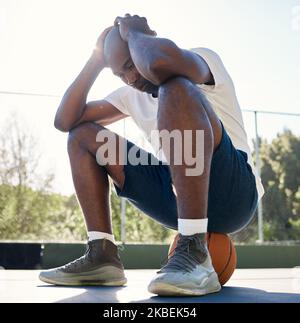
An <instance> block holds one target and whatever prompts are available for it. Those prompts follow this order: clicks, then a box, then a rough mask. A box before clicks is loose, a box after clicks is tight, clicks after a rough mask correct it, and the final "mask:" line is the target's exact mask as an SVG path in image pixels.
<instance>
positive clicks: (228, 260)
mask: <svg viewBox="0 0 300 323" xmlns="http://www.w3.org/2000/svg"><path fill="white" fill-rule="evenodd" d="M228 239H229V237H228ZM229 244H230V248H229V257H228V259H227V263H226V265H225V266H224V268H223V270H222V271H221V272H220V274H219V275H218V276H219V277H221V276H222V275H223V273H224V271H225V270H226V268H227V266H228V264H229V262H230V259H231V254H232V246H231V240H230V239H229Z"/></svg>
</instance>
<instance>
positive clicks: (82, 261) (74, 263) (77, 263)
mask: <svg viewBox="0 0 300 323" xmlns="http://www.w3.org/2000/svg"><path fill="white" fill-rule="evenodd" d="M92 254H93V248H92V246H91V244H90V243H88V245H87V249H86V251H85V253H84V255H83V256H81V257H80V258H77V259H75V260H73V261H71V262H69V263H68V264H66V265H64V266H62V268H63V269H66V270H68V269H75V268H78V267H82V265H83V264H85V263H86V261H87V260H88V261H89V260H90V259H91V258H92Z"/></svg>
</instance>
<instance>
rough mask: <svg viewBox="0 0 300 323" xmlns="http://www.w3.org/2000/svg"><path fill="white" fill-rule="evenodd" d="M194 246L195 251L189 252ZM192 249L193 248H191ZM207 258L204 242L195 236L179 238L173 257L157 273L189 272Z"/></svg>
mask: <svg viewBox="0 0 300 323" xmlns="http://www.w3.org/2000/svg"><path fill="white" fill-rule="evenodd" d="M191 246H195V251H194V250H191ZM193 249H194V248H193ZM206 258H207V249H206V246H205V242H204V241H202V240H201V239H199V237H197V236H195V235H194V236H180V238H179V240H178V242H177V246H176V248H175V251H174V253H173V255H172V256H171V257H170V258H169V259H168V262H167V264H166V265H164V266H163V267H162V268H161V269H160V270H159V271H158V273H164V272H167V271H184V272H191V271H193V270H194V268H195V267H196V266H197V265H199V264H201V263H203V262H204V261H205V260H206Z"/></svg>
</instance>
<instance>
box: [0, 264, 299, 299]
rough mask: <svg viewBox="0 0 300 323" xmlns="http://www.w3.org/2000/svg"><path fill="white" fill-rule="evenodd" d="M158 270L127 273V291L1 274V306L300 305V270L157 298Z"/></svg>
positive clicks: (244, 273) (252, 275) (259, 273)
mask: <svg viewBox="0 0 300 323" xmlns="http://www.w3.org/2000/svg"><path fill="white" fill-rule="evenodd" d="M155 272H156V271H155V270H126V276H127V279H128V283H127V285H126V286H125V287H58V286H51V285H47V284H45V283H43V282H41V281H39V279H38V274H39V271H38V270H0V303H22V302H26V303H54V302H58V303H207V302H209V303H236V302H237V303H245V302H246V303H273V302H274V303H276V302H280V303H300V267H296V268H293V269H237V270H236V271H235V273H234V275H233V276H232V278H231V279H230V281H229V282H228V283H227V284H226V285H225V286H224V287H223V289H222V290H221V292H219V293H217V294H211V295H207V296H202V297H158V296H155V295H152V294H150V293H149V292H148V291H147V285H148V283H149V282H150V280H151V279H152V277H153V276H154V275H155Z"/></svg>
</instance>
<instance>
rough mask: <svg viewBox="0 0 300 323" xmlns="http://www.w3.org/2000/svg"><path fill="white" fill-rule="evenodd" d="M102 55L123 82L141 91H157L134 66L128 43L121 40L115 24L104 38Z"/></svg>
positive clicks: (153, 92) (154, 92)
mask: <svg viewBox="0 0 300 323" xmlns="http://www.w3.org/2000/svg"><path fill="white" fill-rule="evenodd" d="M104 57H105V61H106V64H107V65H108V66H109V67H110V68H111V70H112V71H113V73H114V74H115V75H116V76H118V77H120V78H121V79H122V81H123V82H125V83H126V84H128V85H130V86H132V87H134V88H136V89H138V90H140V91H143V92H147V93H151V94H156V93H157V86H155V85H154V84H152V83H151V82H150V81H148V80H146V79H145V78H144V77H143V76H142V75H141V74H140V73H139V72H138V70H137V68H136V67H135V65H134V63H133V61H132V59H131V56H130V52H129V48H128V44H127V43H126V42H125V41H123V40H122V38H121V36H120V33H119V27H117V26H115V27H113V28H112V29H111V30H110V32H109V33H108V34H107V36H106V38H105V43H104Z"/></svg>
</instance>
